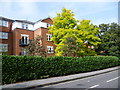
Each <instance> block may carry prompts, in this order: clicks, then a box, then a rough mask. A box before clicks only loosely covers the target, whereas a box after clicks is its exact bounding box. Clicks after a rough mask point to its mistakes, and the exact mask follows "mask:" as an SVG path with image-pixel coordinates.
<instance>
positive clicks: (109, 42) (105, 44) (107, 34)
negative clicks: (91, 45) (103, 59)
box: [97, 23, 120, 56]
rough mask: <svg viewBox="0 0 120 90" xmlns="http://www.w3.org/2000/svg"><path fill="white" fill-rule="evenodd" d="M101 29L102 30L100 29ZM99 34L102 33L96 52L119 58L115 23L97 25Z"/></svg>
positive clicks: (119, 33)
mask: <svg viewBox="0 0 120 90" xmlns="http://www.w3.org/2000/svg"><path fill="white" fill-rule="evenodd" d="M101 27H102V28H101ZM99 28H100V33H101V31H104V33H103V34H102V35H100V36H99V37H100V38H101V44H100V45H99V47H98V48H97V51H98V52H99V51H104V53H103V54H104V55H112V56H119V55H120V49H119V48H120V45H119V43H120V31H119V26H118V24H117V23H111V24H101V25H99Z"/></svg>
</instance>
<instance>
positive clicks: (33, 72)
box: [2, 55, 120, 84]
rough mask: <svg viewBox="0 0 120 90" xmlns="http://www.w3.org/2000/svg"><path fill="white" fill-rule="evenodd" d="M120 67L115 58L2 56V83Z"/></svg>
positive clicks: (119, 60) (118, 60)
mask: <svg viewBox="0 0 120 90" xmlns="http://www.w3.org/2000/svg"><path fill="white" fill-rule="evenodd" d="M117 65H120V59H118V58H117V57H114V56H86V57H79V58H77V57H63V56H54V57H47V58H43V57H38V56H5V55H4V56H2V83H3V84H8V83H15V82H21V81H26V80H33V79H41V78H48V77H53V76H63V75H69V74H75V73H82V72H88V71H94V70H99V69H104V68H109V67H113V66H117Z"/></svg>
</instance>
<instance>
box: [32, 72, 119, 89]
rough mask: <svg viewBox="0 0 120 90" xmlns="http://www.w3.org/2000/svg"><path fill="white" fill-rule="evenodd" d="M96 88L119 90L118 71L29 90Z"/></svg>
mask: <svg viewBox="0 0 120 90" xmlns="http://www.w3.org/2000/svg"><path fill="white" fill-rule="evenodd" d="M71 88H72V89H71ZM97 88H98V89H100V88H104V89H105V90H108V89H109V90H120V70H115V71H111V72H108V73H104V74H100V75H96V76H92V77H88V78H83V79H77V80H73V81H68V82H63V83H59V84H54V85H49V86H44V87H36V88H34V89H31V90H69V89H70V90H74V89H77V90H90V89H95V90H96V89H97Z"/></svg>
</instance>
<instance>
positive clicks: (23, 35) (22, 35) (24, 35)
mask: <svg viewBox="0 0 120 90" xmlns="http://www.w3.org/2000/svg"><path fill="white" fill-rule="evenodd" d="M22 37H24V42H23V44H29V35H26V34H21V41H22ZM26 37H27V41H26ZM26 42H27V43H26Z"/></svg>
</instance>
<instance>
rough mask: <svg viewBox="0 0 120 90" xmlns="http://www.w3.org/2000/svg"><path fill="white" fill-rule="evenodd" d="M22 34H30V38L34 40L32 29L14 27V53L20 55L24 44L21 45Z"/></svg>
mask: <svg viewBox="0 0 120 90" xmlns="http://www.w3.org/2000/svg"><path fill="white" fill-rule="evenodd" d="M21 34H26V35H29V39H30V40H32V39H33V37H34V32H33V31H30V30H24V29H18V28H16V29H14V31H13V54H14V55H19V54H20V52H21V48H22V47H23V46H19V40H20V39H21Z"/></svg>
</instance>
